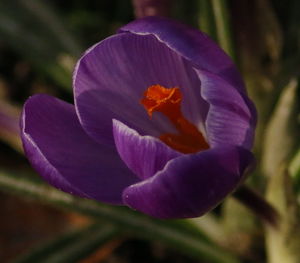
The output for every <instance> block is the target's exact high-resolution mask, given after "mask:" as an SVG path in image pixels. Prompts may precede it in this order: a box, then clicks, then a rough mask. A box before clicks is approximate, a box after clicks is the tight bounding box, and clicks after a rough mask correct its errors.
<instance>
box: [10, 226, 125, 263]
mask: <svg viewBox="0 0 300 263" xmlns="http://www.w3.org/2000/svg"><path fill="white" fill-rule="evenodd" d="M118 235H119V231H118V230H117V228H116V227H114V226H111V225H108V224H102V225H101V224H93V225H91V226H88V227H85V228H84V229H80V230H76V231H75V230H72V231H68V232H67V233H64V234H63V235H60V236H59V237H57V238H56V239H54V240H52V241H49V242H47V243H45V244H42V245H41V246H39V247H38V248H35V249H34V250H33V251H31V252H30V253H29V254H26V255H25V256H21V257H20V258H19V259H17V260H16V261H14V262H15V263H35V262H43V263H53V262H55V263H69V262H78V260H80V259H83V258H85V257H86V256H88V255H89V254H91V253H92V252H94V251H95V250H96V249H97V248H99V247H100V246H101V245H103V244H105V243H106V242H109V241H111V240H114V239H115V238H117V236H118Z"/></svg>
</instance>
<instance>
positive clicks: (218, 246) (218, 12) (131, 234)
mask: <svg viewBox="0 0 300 263" xmlns="http://www.w3.org/2000/svg"><path fill="white" fill-rule="evenodd" d="M138 2H139V1H133V2H131V1H130V0H100V1H99V0H98V1H96V0H90V1H80V0H69V1H59V0H51V1H49V0H1V1H0V208H1V212H0V262H84V263H90V262H111V263H112V262H116V263H123V262H124V263H125V262H138V263H148V262H174V263H176V262H228V263H229V262H241V263H242V262H266V258H267V255H268V253H269V252H267V248H268V247H270V246H269V245H268V237H269V238H270V237H271V238H272V237H273V238H274V236H272V235H273V234H272V233H269V232H268V230H267V231H266V232H264V227H263V225H262V224H261V222H260V221H259V220H258V219H257V217H255V216H254V215H252V214H251V213H250V212H249V210H247V209H246V208H244V207H243V206H242V205H240V204H239V203H238V202H237V201H235V200H234V199H233V198H228V200H226V202H224V203H223V204H222V205H221V206H219V207H218V208H217V209H215V210H214V211H213V212H212V213H210V214H208V215H207V216H205V217H204V218H201V219H192V220H185V221H169V222H166V221H158V220H154V219H149V218H147V217H146V216H143V215H140V214H138V213H134V212H132V211H130V210H129V209H122V208H115V207H109V206H105V205H99V204H95V203H94V202H92V201H90V202H89V201H86V200H77V199H76V198H74V197H70V196H68V195H67V194H64V193H60V192H59V191H56V190H55V189H52V188H51V187H48V186H47V185H46V184H45V183H43V182H42V181H41V180H40V178H39V176H38V175H37V174H36V173H35V172H34V171H33V170H32V168H31V167H30V165H29V163H28V161H27V160H26V158H25V157H24V155H23V151H22V146H21V142H20V138H19V126H18V119H19V114H20V112H21V109H22V105H23V103H24V102H25V100H26V99H27V98H28V97H29V96H30V95H32V94H35V93H47V94H52V95H54V96H56V97H59V98H61V99H63V100H66V101H68V102H72V101H73V95H72V87H71V77H72V71H73V68H74V64H75V63H76V61H77V59H78V58H79V57H80V55H81V54H82V52H83V51H84V50H86V49H87V48H88V47H90V46H91V45H93V44H94V43H96V42H98V41H100V40H102V39H104V38H105V37H107V36H109V35H111V34H113V33H114V32H115V31H116V30H117V29H118V28H119V27H120V26H121V25H123V24H126V23H128V22H129V21H131V20H133V19H134V18H135V16H141V13H140V12H141V10H139V8H140V7H139V5H138ZM141 2H147V1H141ZM148 2H149V5H150V6H151V3H150V2H151V1H148ZM154 2H155V1H154ZM161 2H164V5H165V9H164V10H163V11H161V10H158V11H157V13H158V14H161V15H168V16H170V17H173V18H175V19H177V20H180V21H182V22H184V23H187V24H189V25H191V26H193V27H195V28H199V29H201V30H202V31H205V32H206V33H208V34H209V35H210V36H211V37H212V38H213V39H214V40H215V41H217V42H218V43H219V44H220V45H221V46H222V47H223V48H224V49H225V50H226V52H227V53H228V54H229V55H230V56H231V57H232V58H233V59H234V60H235V61H236V63H237V64H238V66H239V69H240V70H241V72H242V73H243V75H244V78H245V81H246V83H247V89H248V92H249V94H250V97H251V98H252V99H253V100H254V101H255V103H256V105H257V108H258V112H259V123H258V129H257V137H256V146H255V152H256V156H257V159H258V164H257V169H256V171H255V172H254V174H253V175H252V176H251V178H250V179H249V181H248V182H247V183H248V184H249V185H252V186H254V187H255V188H256V189H257V190H258V191H260V192H261V194H264V193H265V192H268V189H269V188H268V182H269V181H270V180H269V179H267V178H268V173H269V174H272V173H277V171H278V169H277V168H278V167H274V162H275V163H279V162H281V161H282V160H284V161H285V163H287V166H286V167H287V169H288V171H289V173H290V176H289V178H290V179H291V184H292V186H293V191H295V192H294V193H295V196H296V198H295V200H294V201H295V206H293V208H295V209H298V206H299V202H298V203H297V198H298V188H299V185H300V184H299V176H300V173H299V166H300V165H299V163H300V160H299V159H300V155H299V150H298V149H299V144H298V143H299V129H298V128H299V126H298V125H299V110H298V105H299V89H298V79H299V74H300V63H299V62H300V61H299V60H300V16H299V14H300V1H297V0H287V1H280V0H244V1H240V0H231V1H226V0H189V1H182V0H169V1H168V0H165V1H161ZM133 3H134V4H135V5H134V4H133ZM145 8H146V7H145ZM146 13H147V12H146ZM49 128H51V127H49ZM297 150H298V151H297ZM297 153H298V154H297ZM266 156H267V157H266ZM270 191H271V192H272V191H273V190H270ZM267 196H268V195H267ZM295 196H294V197H295ZM267 198H269V197H267ZM270 198H271V197H270ZM298 199H299V198H298ZM270 201H271V202H272V201H273V200H272V198H271V199H270ZM275 203H276V202H275ZM280 209H281V208H280ZM283 209H290V207H288V208H286V207H285V208H283ZM288 211H290V210H288ZM285 212H286V211H285ZM296 218H297V217H296ZM298 219H299V217H298ZM287 220H288V222H294V223H295V222H296V223H297V222H298V221H299V220H295V218H294V221H289V220H292V219H291V218H288V219H287ZM290 224H292V223H290ZM266 240H267V241H266ZM265 242H266V243H267V245H265ZM270 262H271V261H270ZM281 262H282V263H285V262H283V261H281ZM288 262H290V261H288Z"/></svg>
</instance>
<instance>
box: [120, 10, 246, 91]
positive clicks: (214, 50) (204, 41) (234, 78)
mask: <svg viewBox="0 0 300 263" xmlns="http://www.w3.org/2000/svg"><path fill="white" fill-rule="evenodd" d="M120 32H131V33H135V34H138V35H148V34H151V35H154V36H155V37H156V38H157V39H158V40H159V41H161V42H163V43H164V44H166V45H167V46H168V47H169V48H171V49H173V50H174V51H176V52H178V54H180V55H181V56H183V57H184V58H186V59H187V60H189V61H190V62H191V63H192V64H193V66H194V67H195V68H198V69H203V70H207V71H210V72H212V73H215V74H217V75H219V76H221V77H222V78H223V79H225V80H226V81H227V82H229V83H230V84H232V85H233V86H234V87H236V88H237V89H239V90H240V91H242V92H245V91H244V84H243V81H242V79H241V76H240V74H239V72H238V70H237V69H236V67H235V65H234V64H233V62H232V60H231V59H230V58H229V56H228V55H226V54H225V52H224V51H223V50H221V48H220V47H219V46H218V45H217V44H216V43H215V42H214V41H212V40H211V39H210V38H209V37H208V36H207V35H206V34H204V33H202V32H200V31H199V30H196V29H193V28H190V27H188V26H186V25H184V24H181V23H179V22H177V21H174V20H171V19H169V18H162V17H153V16H152V17H145V18H142V19H139V20H135V21H133V22H131V23H129V24H127V25H125V26H123V27H122V28H121V29H120Z"/></svg>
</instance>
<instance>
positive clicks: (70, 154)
mask: <svg viewBox="0 0 300 263" xmlns="http://www.w3.org/2000/svg"><path fill="white" fill-rule="evenodd" d="M73 88H74V101H75V106H73V105H71V104H69V103H66V102H64V101H61V100H59V99H57V98H54V97H51V96H48V95H35V96H33V97H31V98H30V99H28V101H27V102H26V104H25V106H24V110H23V114H22V120H21V129H22V140H23V145H24V149H25V152H26V155H27V157H28V159H29V160H30V162H31V164H32V166H33V167H34V168H35V169H36V170H37V171H38V172H39V173H40V174H41V175H42V176H43V177H44V178H45V180H47V181H48V182H49V183H50V184H52V185H53V186H55V187H57V188H59V189H61V190H63V191H65V192H68V193H71V194H75V195H79V196H82V197H86V198H91V199H96V200H99V201H102V202H106V203H111V204H118V205H128V206H129V207H131V208H134V209H136V210H139V211H142V212H144V213H146V214H149V215H151V216H154V217H159V218H184V217H196V216H200V215H202V214H203V213H205V212H207V211H209V210H210V209H212V208H213V207H215V206H216V205H217V204H218V203H219V202H220V201H222V199H223V198H224V197H225V196H226V195H228V194H229V193H231V192H232V191H233V190H235V188H236V187H237V186H238V185H239V184H240V183H241V182H242V181H243V179H244V177H245V176H244V174H245V171H246V170H247V169H248V168H249V167H250V166H251V164H252V162H253V156H252V154H251V152H250V149H251V147H252V143H253V138H254V129H255V122H256V116H255V115H256V114H255V108H254V106H253V104H252V102H251V101H250V100H249V98H248V97H247V94H246V91H245V88H244V85H243V81H242V79H241V77H240V74H239V73H238V71H237V69H236V67H235V66H234V64H233V62H232V61H231V60H230V58H229V57H228V56H227V55H226V54H225V53H224V52H223V51H222V50H221V49H220V48H219V47H218V46H217V45H216V44H215V43H214V42H213V41H212V40H211V39H209V38H208V37H207V36H206V35H205V34H203V33H201V32H199V31H198V30H195V29H191V28H189V27H187V26H185V25H182V24H180V23H178V22H175V21H172V20H169V19H166V18H158V17H147V18H144V19H140V20H136V21H133V22H131V23H129V24H128V25H126V26H124V27H122V28H121V29H120V30H119V32H118V33H117V34H116V35H113V36H111V37H109V38H107V39H105V40H103V41H101V42H100V43H97V44H96V45H94V46H93V47H91V48H90V49H89V50H88V51H87V52H86V53H85V54H84V55H83V56H82V58H81V59H80V60H79V62H78V63H77V66H76V69H75V72H74V78H73Z"/></svg>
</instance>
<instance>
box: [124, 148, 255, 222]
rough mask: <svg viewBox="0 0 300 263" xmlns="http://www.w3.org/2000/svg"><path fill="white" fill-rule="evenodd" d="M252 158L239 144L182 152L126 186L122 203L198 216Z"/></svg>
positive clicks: (154, 212)
mask: <svg viewBox="0 0 300 263" xmlns="http://www.w3.org/2000/svg"><path fill="white" fill-rule="evenodd" d="M252 160H253V157H252V154H251V153H250V152H249V151H247V150H245V149H243V148H241V147H224V148H215V149H211V150H208V151H204V152H201V153H198V154H192V155H183V156H182V157H179V158H176V159H174V160H171V161H170V162H169V163H168V164H167V165H166V167H165V169H164V170H163V171H160V172H158V173H157V174H156V175H155V176H153V177H151V178H149V179H147V180H145V181H142V182H140V183H137V184H135V185H131V186H129V187H128V188H126V189H125V190H124V192H123V199H124V203H125V204H127V205H128V206H130V207H132V208H134V209H136V210H139V211H142V212H144V213H146V214H148V215H151V216H153V217H158V218H186V217H197V216H200V215H202V214H204V213H206V212H208V211H209V210H211V209H212V208H214V207H215V206H216V205H217V204H218V203H219V202H221V201H222V200H223V199H224V197H225V196H226V195H228V194H229V193H230V192H232V191H233V190H234V189H235V188H236V187H237V186H238V184H239V183H240V182H241V180H242V179H243V178H244V177H243V174H244V172H245V170H246V168H247V167H248V166H249V164H250V163H251V162H252Z"/></svg>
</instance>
